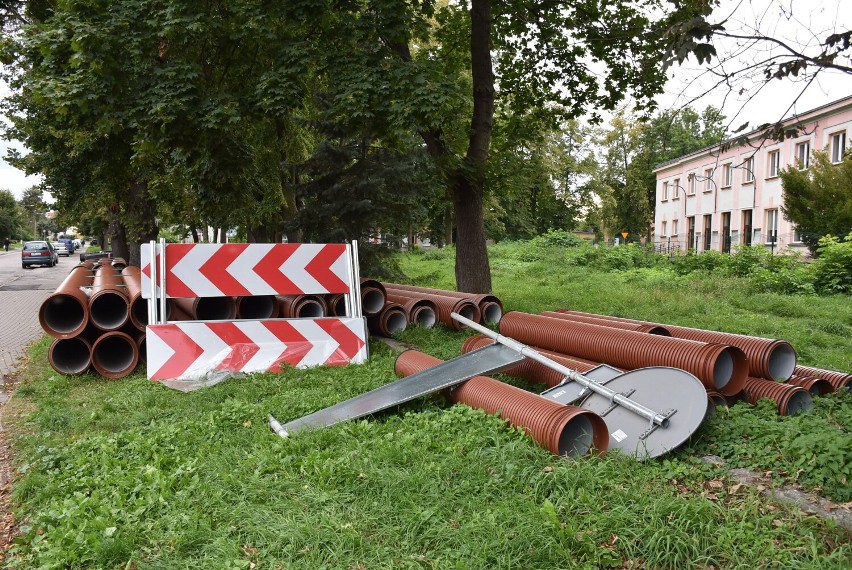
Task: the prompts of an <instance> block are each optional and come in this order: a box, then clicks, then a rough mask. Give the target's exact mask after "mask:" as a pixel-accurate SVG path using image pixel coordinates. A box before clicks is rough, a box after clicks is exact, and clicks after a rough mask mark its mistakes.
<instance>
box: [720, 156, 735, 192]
mask: <svg viewBox="0 0 852 570" xmlns="http://www.w3.org/2000/svg"><path fill="white" fill-rule="evenodd" d="M733 184H734V169H733V166H732V164H731V163H730V162H726V163H725V164H723V165H722V188H723V189H725V188H730V187H731V186H733Z"/></svg>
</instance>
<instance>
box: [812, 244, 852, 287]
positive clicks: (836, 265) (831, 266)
mask: <svg viewBox="0 0 852 570" xmlns="http://www.w3.org/2000/svg"><path fill="white" fill-rule="evenodd" d="M817 251H818V252H819V257H818V258H817V260H816V261H815V262H814V273H815V279H814V286H815V287H816V290H817V291H819V292H820V293H825V294H832V293H846V294H849V293H852V233H850V234H849V235H847V236H846V238H845V239H844V240H843V241H840V240H839V239H838V238H836V237H834V236H830V235H829V236H825V237H823V238H821V239H820V240H819V248H818V249H817Z"/></svg>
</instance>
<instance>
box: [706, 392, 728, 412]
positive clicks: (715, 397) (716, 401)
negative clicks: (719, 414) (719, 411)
mask: <svg viewBox="0 0 852 570" xmlns="http://www.w3.org/2000/svg"><path fill="white" fill-rule="evenodd" d="M707 399H708V400H709V401H710V402H712V403H713V406H714V407H717V408H718V407H719V406H724V407H727V406H728V399H727V398H725V396H723V395H722V394H720V393H719V392H717V391H716V390H707Z"/></svg>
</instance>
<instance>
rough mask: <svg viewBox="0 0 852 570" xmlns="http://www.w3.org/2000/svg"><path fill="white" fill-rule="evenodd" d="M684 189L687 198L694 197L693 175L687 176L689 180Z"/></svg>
mask: <svg viewBox="0 0 852 570" xmlns="http://www.w3.org/2000/svg"><path fill="white" fill-rule="evenodd" d="M688 182H689V183H688V184H687V187H686V195H687V196H695V173H694V172H693V173H691V174H690V175H689V180H688Z"/></svg>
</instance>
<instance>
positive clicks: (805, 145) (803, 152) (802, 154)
mask: <svg viewBox="0 0 852 570" xmlns="http://www.w3.org/2000/svg"><path fill="white" fill-rule="evenodd" d="M796 165H797V166H798V167H799V169H800V170H806V169H807V168H808V167H809V166H810V165H811V143H810V142H808V141H805V142H800V143H799V144H797V145H796Z"/></svg>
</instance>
